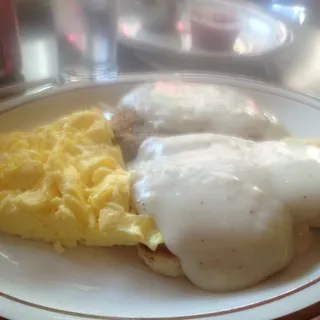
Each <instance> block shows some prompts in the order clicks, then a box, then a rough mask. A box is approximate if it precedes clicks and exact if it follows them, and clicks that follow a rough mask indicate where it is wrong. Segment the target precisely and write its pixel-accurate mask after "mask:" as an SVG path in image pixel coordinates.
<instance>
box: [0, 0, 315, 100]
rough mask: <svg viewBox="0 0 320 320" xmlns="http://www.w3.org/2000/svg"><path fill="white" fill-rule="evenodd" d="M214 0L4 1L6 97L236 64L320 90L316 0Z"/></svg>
mask: <svg viewBox="0 0 320 320" xmlns="http://www.w3.org/2000/svg"><path fill="white" fill-rule="evenodd" d="M217 1H218V2H221V1H220V0H211V1H210V0H207V1H200V3H201V6H202V8H203V10H202V11H201V10H199V4H196V5H194V6H193V7H192V6H190V2H187V1H183V0H170V1H167V0H160V1H157V0H123V1H121V0H119V1H115V0H114V1H112V0H92V1H90V6H91V7H90V8H88V7H85V5H84V3H83V1H82V2H81V0H0V5H1V6H2V8H1V10H0V38H1V42H0V70H1V64H2V69H4V70H2V74H1V71H0V78H1V80H0V85H1V87H0V96H1V97H5V96H8V95H10V94H15V93H17V90H18V91H19V90H20V91H21V90H25V89H26V88H30V87H32V86H35V85H39V84H41V85H46V84H47V83H50V82H69V81H77V80H81V79H84V78H85V79H87V78H89V79H90V80H94V81H104V80H108V79H112V78H114V77H116V76H117V75H118V74H121V73H131V72H145V71H149V72H152V71H155V70H165V71H177V70H187V71H193V70H200V71H202V72H211V71H214V72H219V73H232V74H238V75H241V76H245V77H253V78H256V79H259V80H263V81H267V82H271V83H274V84H277V85H282V86H285V87H288V88H291V89H294V90H298V91H302V92H305V93H310V94H314V95H320V89H319V88H320V86H319V84H320V62H319V60H320V19H319V17H320V1H319V0H254V1H253V0H252V1H243V0H228V1H222V2H228V4H223V5H222V6H224V7H223V9H221V3H219V4H218V5H217ZM101 2H108V3H109V4H108V6H107V7H102V6H101ZM86 3H88V2H86ZM191 3H194V4H195V3H197V1H192V2H191ZM99 6H100V7H99ZM211 6H212V7H211ZM79 8H80V9H79ZM93 8H94V9H93ZM186 8H187V9H186ZM208 8H209V11H210V10H211V11H210V12H211V13H210V14H211V16H204V13H205V12H208ZM219 10H220V11H219ZM15 17H16V25H15V22H14V19H15ZM239 17H240V18H241V21H240V20H239V19H240V18H239ZM210 19H211V20H210ZM209 20H210V21H209ZM213 20H214V21H213ZM208 21H209V22H208ZM212 21H213V22H212ZM239 21H240V22H239ZM83 26H85V27H83ZM15 28H16V29H15ZM81 28H84V29H81ZM9 37H11V38H9ZM221 39H222V40H221ZM88 41H89V42H88ZM10 50H11V51H10ZM6 52H7V53H6ZM8 52H11V53H8ZM89 60H90V61H89ZM8 63H9V65H12V68H11V67H9V68H8V67H6V68H4V66H5V65H8ZM93 63H94V65H93ZM93 69H94V70H93ZM88 70H89V71H88Z"/></svg>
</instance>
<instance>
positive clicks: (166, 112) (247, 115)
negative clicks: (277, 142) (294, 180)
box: [119, 82, 289, 140]
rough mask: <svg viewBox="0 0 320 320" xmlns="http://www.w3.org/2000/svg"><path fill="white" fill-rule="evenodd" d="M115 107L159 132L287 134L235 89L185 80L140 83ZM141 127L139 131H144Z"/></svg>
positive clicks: (252, 135)
mask: <svg viewBox="0 0 320 320" xmlns="http://www.w3.org/2000/svg"><path fill="white" fill-rule="evenodd" d="M119 109H120V110H123V111H130V112H131V115H132V112H134V113H135V114H136V117H138V118H139V119H142V122H143V123H144V124H145V125H146V126H147V133H148V132H149V130H150V129H152V130H154V131H155V132H157V133H159V134H167V135H172V134H185V133H198V132H208V133H209V132H211V133H219V134H227V135H234V136H239V137H243V138H248V139H253V140H267V139H268V140H272V139H280V138H284V137H287V136H288V135H289V134H288V132H287V130H286V128H285V127H284V126H283V125H281V124H280V123H279V122H278V121H277V119H276V118H275V117H274V116H273V115H271V114H269V113H268V112H266V111H264V110H263V109H262V108H260V106H258V105H257V104H256V103H255V101H254V100H253V99H252V98H250V97H249V96H247V95H246V94H244V93H242V92H240V91H238V90H237V89H235V88H232V87H227V86H222V85H212V84H200V83H188V82H155V83H148V84H144V85H140V86H138V87H136V88H135V89H133V90H132V91H131V92H129V93H128V94H127V95H125V96H124V97H123V98H122V99H121V101H120V103H119ZM145 130H146V129H145V127H143V131H145Z"/></svg>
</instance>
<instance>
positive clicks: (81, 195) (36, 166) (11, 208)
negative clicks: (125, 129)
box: [0, 110, 162, 250]
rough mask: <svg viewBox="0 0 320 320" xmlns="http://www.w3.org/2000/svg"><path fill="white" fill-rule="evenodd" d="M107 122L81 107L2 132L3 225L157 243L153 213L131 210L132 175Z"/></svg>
mask: <svg viewBox="0 0 320 320" xmlns="http://www.w3.org/2000/svg"><path fill="white" fill-rule="evenodd" d="M112 138H113V133H112V129H111V125H110V123H109V122H108V121H107V120H106V119H105V118H104V116H103V114H102V113H100V112H99V111H96V110H89V111H84V112H78V113H75V114H72V115H70V116H68V117H65V118H62V119H60V120H58V121H56V122H55V123H53V124H50V125H46V126H43V127H40V128H37V129H35V130H33V131H32V132H25V133H24V132H14V133H8V134H2V135H0V230H1V231H3V232H5V233H8V234H14V235H19V236H22V237H24V238H29V239H38V240H43V241H47V242H53V243H54V244H55V248H56V249H57V250H62V249H63V247H64V246H66V247H73V246H76V245H77V244H84V245H88V246H112V245H135V244H137V243H143V244H145V245H147V246H148V247H149V248H150V249H155V248H156V247H157V245H158V244H159V243H161V242H162V238H161V235H160V233H159V231H158V230H157V228H156V225H155V223H154V220H153V219H152V218H151V217H149V216H139V215H136V214H135V213H134V212H131V209H130V197H131V174H130V172H128V171H126V170H125V169H124V163H123V158H122V154H121V150H120V149H119V148H118V147H116V146H114V145H113V144H112Z"/></svg>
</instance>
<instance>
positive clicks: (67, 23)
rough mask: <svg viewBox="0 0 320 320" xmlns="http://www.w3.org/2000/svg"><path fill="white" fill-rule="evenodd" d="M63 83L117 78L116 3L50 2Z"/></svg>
mask: <svg viewBox="0 0 320 320" xmlns="http://www.w3.org/2000/svg"><path fill="white" fill-rule="evenodd" d="M51 6H52V13H53V18H54V23H55V32H56V36H57V47H58V60H59V78H60V81H62V82H73V81H79V80H93V81H103V80H108V79H112V78H114V77H115V76H116V75H117V23H118V17H117V0H51Z"/></svg>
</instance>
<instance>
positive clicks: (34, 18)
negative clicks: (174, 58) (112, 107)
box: [0, 0, 320, 320]
mask: <svg viewBox="0 0 320 320" xmlns="http://www.w3.org/2000/svg"><path fill="white" fill-rule="evenodd" d="M53 1H54V0H53ZM66 1H68V0H66ZM252 1H253V2H255V5H258V6H260V7H261V9H262V10H264V11H266V12H268V13H269V14H270V15H273V16H275V17H277V18H279V19H281V20H283V21H284V23H286V24H287V25H288V26H289V27H290V28H291V30H293V34H294V39H293V45H292V46H291V47H290V50H288V52H286V53H284V54H281V57H279V59H276V61H273V62H270V61H269V62H268V64H266V65H265V66H264V67H262V68H257V67H256V66H252V67H250V66H249V65H246V66H245V67H244V68H242V69H241V68H239V69H238V70H236V71H235V70H231V69H228V66H227V65H226V66H224V67H223V68H222V69H221V68H220V69H219V70H215V69H214V68H212V70H211V69H210V70H209V71H208V70H206V72H219V73H227V74H230V73H231V74H233V73H236V74H237V75H238V76H242V77H254V78H257V79H259V80H262V81H265V82H268V83H271V84H273V85H275V86H281V87H285V88H287V89H290V90H293V91H298V92H300V93H303V94H307V95H312V96H314V97H315V98H317V97H319V98H320V0H300V1H299V0H252ZM15 6H16V12H17V17H18V27H19V39H20V49H21V57H22V68H21V72H20V73H19V74H14V75H12V76H10V77H8V78H6V79H2V80H0V101H1V100H6V99H8V98H10V97H12V96H15V95H21V94H24V93H25V92H27V91H29V90H32V89H34V88H37V87H39V86H46V85H51V84H58V80H57V79H58V75H59V64H58V62H57V53H56V50H55V49H54V48H55V45H56V44H55V41H56V34H55V28H54V22H53V17H52V9H51V6H50V1H49V0H15ZM281 8H284V9H283V10H282V11H281ZM286 8H287V9H288V8H291V10H289V9H288V10H285V9H286ZM296 12H300V13H299V15H297V14H295V13H296ZM143 60H144V59H142V58H141V57H139V51H137V50H132V48H130V47H128V46H125V45H122V44H119V45H118V48H117V64H118V66H117V69H118V73H119V74H124V73H126V74H128V73H142V72H156V71H158V70H159V69H161V66H158V67H157V68H156V67H155V66H151V64H149V63H147V62H145V61H143ZM164 67H165V66H163V68H164ZM250 68H251V69H250ZM177 69H178V70H179V68H175V71H176V70H177ZM165 70H166V71H170V68H169V67H166V68H165ZM193 71H195V70H193ZM200 71H201V72H203V70H200ZM2 276H4V275H2ZM0 298H1V292H0ZM0 319H4V318H1V310H0ZM282 319H288V320H289V319H290V320H294V319H308V320H310V319H314V320H316V319H317V320H320V293H319V303H317V304H315V305H313V306H310V307H308V308H306V309H304V310H300V311H299V312H297V313H295V314H291V315H288V316H286V317H283V318H282Z"/></svg>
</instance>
